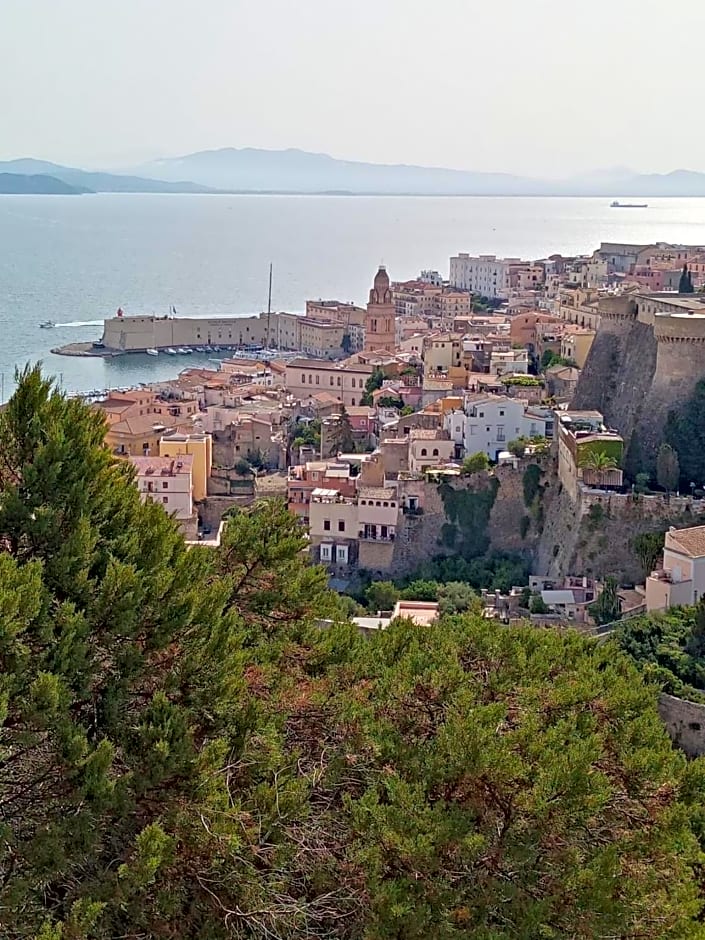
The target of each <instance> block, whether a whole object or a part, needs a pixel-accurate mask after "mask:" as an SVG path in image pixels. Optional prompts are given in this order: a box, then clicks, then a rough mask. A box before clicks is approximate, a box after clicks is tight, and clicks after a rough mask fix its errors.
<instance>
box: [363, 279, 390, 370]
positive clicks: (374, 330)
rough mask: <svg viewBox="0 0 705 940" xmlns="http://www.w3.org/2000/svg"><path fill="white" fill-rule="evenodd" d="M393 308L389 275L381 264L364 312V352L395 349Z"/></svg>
mask: <svg viewBox="0 0 705 940" xmlns="http://www.w3.org/2000/svg"><path fill="white" fill-rule="evenodd" d="M395 313H396V311H395V308H394V302H393V301H392V292H391V290H390V289H389V275H388V274H387V269H386V268H385V267H384V265H383V264H381V265H380V266H379V270H378V271H377V274H376V275H375V279H374V283H373V285H372V290H371V291H370V300H369V303H368V304H367V313H366V314H365V352H374V350H375V349H388V350H389V351H390V352H394V349H395V345H396V344H395V328H394V325H395Z"/></svg>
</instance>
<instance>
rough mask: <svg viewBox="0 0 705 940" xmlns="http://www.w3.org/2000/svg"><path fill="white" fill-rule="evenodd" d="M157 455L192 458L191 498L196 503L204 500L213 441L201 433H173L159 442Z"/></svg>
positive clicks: (211, 462) (209, 472) (208, 435)
mask: <svg viewBox="0 0 705 940" xmlns="http://www.w3.org/2000/svg"><path fill="white" fill-rule="evenodd" d="M159 454H160V456H161V457H163V458H167V457H169V458H174V459H177V460H178V459H179V458H184V457H186V456H190V457H191V458H192V464H191V467H192V474H193V498H194V499H195V500H196V502H200V501H201V500H203V499H205V498H206V495H207V493H208V478H209V477H210V475H211V469H212V466H213V439H212V437H211V435H210V434H206V433H204V432H202V431H193V432H191V433H180V432H174V433H172V434H169V435H165V436H163V437H162V438H160V440H159Z"/></svg>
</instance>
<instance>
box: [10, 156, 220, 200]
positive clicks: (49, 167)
mask: <svg viewBox="0 0 705 940" xmlns="http://www.w3.org/2000/svg"><path fill="white" fill-rule="evenodd" d="M0 173H2V174H20V175H23V176H36V175H41V176H48V177H52V178H53V179H55V180H60V181H61V182H62V183H65V184H67V185H68V186H70V187H75V188H77V189H78V190H79V191H82V192H94V193H207V192H212V190H210V189H209V188H208V186H202V185H200V184H199V183H191V182H188V181H181V180H167V181H160V180H154V179H140V178H139V177H137V176H127V175H125V174H123V173H120V174H118V173H97V172H93V171H90V170H77V169H76V168H75V167H70V166H61V165H60V164H58V163H49V162H48V161H46V160H34V159H32V158H30V157H27V158H23V159H21V160H5V161H0Z"/></svg>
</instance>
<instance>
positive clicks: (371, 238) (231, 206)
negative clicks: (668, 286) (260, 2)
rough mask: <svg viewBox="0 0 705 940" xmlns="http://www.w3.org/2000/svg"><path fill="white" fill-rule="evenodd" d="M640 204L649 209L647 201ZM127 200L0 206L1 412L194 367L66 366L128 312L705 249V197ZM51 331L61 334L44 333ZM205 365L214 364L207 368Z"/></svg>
mask: <svg viewBox="0 0 705 940" xmlns="http://www.w3.org/2000/svg"><path fill="white" fill-rule="evenodd" d="M639 201H641V200H639ZM646 201H648V202H649V207H648V208H647V209H613V208H610V206H609V202H610V200H609V199H607V198H604V199H603V198H600V199H595V198H559V197H556V198H538V197H527V198H516V197H502V198H499V197H409V196H389V197H362V196H360V197H350V196H347V197H346V196H340V197H337V196H227V195H223V196H201V195H123V194H119V195H118V194H96V195H86V196H0V338H1V339H0V399H2V400H4V399H5V398H7V396H8V395H9V394H10V392H11V390H12V383H13V374H14V370H15V368H16V367H17V366H22V365H24V363H26V362H34V361H36V360H42V361H43V362H44V364H45V367H46V369H47V370H48V371H49V372H51V373H52V374H55V375H56V376H57V380H58V381H59V382H60V383H61V385H62V386H63V387H64V388H66V389H67V390H69V391H87V390H89V389H94V388H106V387H115V386H123V385H130V384H133V383H135V382H140V381H150V380H154V379H158V378H166V377H169V376H172V375H175V374H176V373H177V372H178V370H179V369H180V368H183V367H184V366H185V365H187V364H193V363H195V362H196V361H198V359H199V357H197V356H195V355H194V356H191V357H188V358H186V357H179V358H178V359H175V358H174V357H169V356H162V355H160V356H159V357H158V358H156V359H154V358H151V359H150V357H148V356H125V357H121V358H117V359H112V360H102V359H77V358H67V357H63V356H55V355H52V353H51V352H50V350H51V348H52V347H54V346H60V345H63V344H65V343H70V342H84V341H85V342H88V341H91V340H94V339H97V338H98V337H99V336H100V333H101V324H100V321H102V319H103V318H104V317H107V316H111V315H113V314H114V313H115V310H116V309H117V307H118V306H122V307H123V309H124V310H125V312H126V314H128V315H129V314H136V313H151V312H154V313H157V314H161V315H163V314H166V313H167V312H168V310H169V307H170V306H171V305H172V304H173V305H174V306H175V307H176V309H177V313H178V314H179V315H183V316H189V315H190V316H207V315H209V314H218V315H232V316H242V315H246V314H252V313H257V312H259V311H260V310H263V309H265V308H266V304H267V282H268V273H269V264H270V262H272V263H273V265H274V286H273V301H272V302H273V308H274V309H277V310H291V311H303V309H304V307H305V303H306V300H307V299H308V298H318V297H326V298H337V299H339V300H353V301H356V302H358V303H364V302H365V301H366V299H367V293H368V291H369V288H370V284H371V281H372V277H373V275H374V273H375V271H376V269H377V266H378V265H379V263H380V262H383V263H385V264H386V265H387V268H388V270H389V273H390V276H391V277H392V278H393V279H400V280H401V279H406V278H411V277H414V276H416V275H417V274H418V272H419V271H420V270H421V269H422V268H435V269H437V270H439V271H440V272H442V273H443V274H444V275H445V276H447V274H448V259H449V257H450V256H451V255H452V254H456V253H457V252H459V251H467V252H470V253H473V254H476V253H492V254H497V255H512V256H521V257H524V258H541V257H545V256H546V255H548V254H551V253H553V252H562V253H564V254H574V253H580V252H590V251H592V250H593V249H594V248H596V247H597V246H598V245H599V243H600V241H626V242H635V243H649V242H652V241H674V242H683V243H701V244H702V243H705V200H702V199H650V200H646ZM46 320H53V321H55V322H56V323H57V324H58V325H57V327H56V329H53V330H43V329H40V327H39V324H40V323H42V322H43V321H46ZM201 361H204V358H203V357H201Z"/></svg>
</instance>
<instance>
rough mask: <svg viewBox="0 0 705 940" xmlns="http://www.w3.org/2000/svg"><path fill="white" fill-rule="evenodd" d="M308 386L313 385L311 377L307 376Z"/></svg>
mask: <svg viewBox="0 0 705 940" xmlns="http://www.w3.org/2000/svg"><path fill="white" fill-rule="evenodd" d="M308 384H309V385H312V384H313V378H312V376H310V375H309V377H308Z"/></svg>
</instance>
